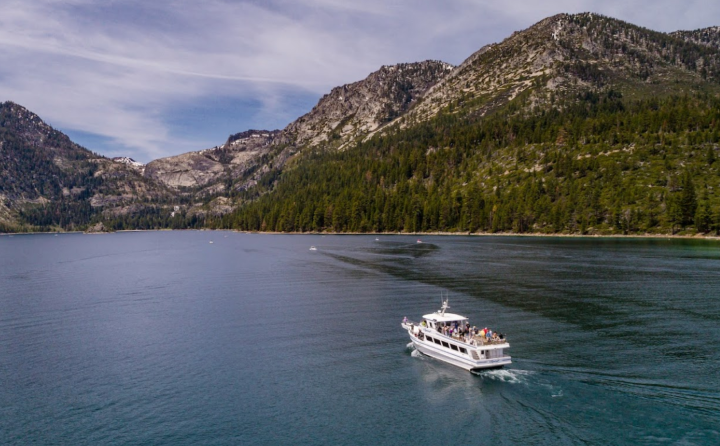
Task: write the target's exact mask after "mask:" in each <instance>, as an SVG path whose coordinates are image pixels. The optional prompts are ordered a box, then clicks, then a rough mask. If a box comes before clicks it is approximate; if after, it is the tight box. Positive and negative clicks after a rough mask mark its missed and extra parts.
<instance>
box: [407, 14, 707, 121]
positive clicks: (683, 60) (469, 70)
mask: <svg viewBox="0 0 720 446" xmlns="http://www.w3.org/2000/svg"><path fill="white" fill-rule="evenodd" d="M694 33H695V34H693V33H687V34H685V35H683V37H682V38H680V37H678V36H676V35H668V34H664V33H659V32H655V31H651V30H648V29H645V28H641V27H638V26H635V25H631V24H628V23H626V22H622V21H620V20H616V19H612V18H609V17H604V16H600V15H596V14H592V13H584V14H576V15H570V14H559V15H556V16H553V17H549V18H547V19H545V20H542V21H540V22H538V23H537V24H535V25H534V26H532V27H530V28H529V29H527V30H525V31H522V32H516V33H514V34H513V35H512V36H510V37H509V38H507V39H505V40H504V41H503V42H502V43H500V44H492V45H487V46H485V47H483V48H482V49H480V50H479V51H478V52H476V53H475V54H473V55H472V56H471V57H470V58H468V59H467V60H465V61H464V62H463V63H462V64H461V65H460V66H459V67H458V68H457V69H456V70H454V71H453V72H452V73H451V74H450V75H449V76H447V77H446V78H445V79H443V80H442V81H440V82H439V83H438V84H437V85H435V86H434V87H433V88H432V89H431V90H430V91H429V92H428V93H427V94H426V95H425V97H424V98H423V101H422V102H421V103H420V104H418V106H417V107H415V108H414V109H413V110H412V111H411V112H410V113H408V115H407V116H405V117H403V118H401V119H400V122H401V123H403V125H412V124H413V123H416V122H418V121H422V120H426V119H430V118H432V117H434V116H435V115H436V114H437V113H438V112H439V111H440V110H442V109H444V108H447V107H458V108H461V109H463V110H465V111H470V110H472V111H473V112H474V113H477V114H478V115H481V116H482V115H484V114H486V113H490V112H492V110H494V109H497V108H499V107H502V106H504V105H505V104H507V103H508V102H509V101H512V100H513V99H515V98H516V97H518V96H519V95H521V94H523V93H524V92H527V93H528V94H530V95H531V97H530V101H531V103H532V106H533V107H534V106H543V105H547V104H548V103H549V102H551V101H552V98H553V96H554V94H555V92H560V93H563V94H565V93H569V92H579V91H585V90H588V89H594V90H597V89H600V88H604V87H610V86H611V87H613V88H616V89H620V90H625V91H627V92H628V93H629V94H630V95H634V96H636V97H642V96H648V95H656V94H663V91H662V90H663V89H664V90H666V91H669V92H673V91H679V88H678V87H677V86H676V85H677V84H676V83H678V82H679V83H682V84H683V85H684V86H687V87H691V86H692V85H693V84H696V83H702V82H703V80H704V79H710V80H717V79H718V78H719V77H720V68H719V67H720V64H719V62H720V60H719V59H718V52H717V49H718V48H717V46H715V47H714V48H713V47H712V45H699V44H697V43H695V41H696V40H702V39H705V40H703V42H710V41H713V40H712V38H710V37H707V36H708V34H709V33H708V32H707V31H700V32H694ZM710 34H711V35H713V36H715V38H717V31H715V32H714V33H710ZM690 35H692V36H695V37H692V38H691V37H689V36H690ZM715 42H716V40H715Z"/></svg>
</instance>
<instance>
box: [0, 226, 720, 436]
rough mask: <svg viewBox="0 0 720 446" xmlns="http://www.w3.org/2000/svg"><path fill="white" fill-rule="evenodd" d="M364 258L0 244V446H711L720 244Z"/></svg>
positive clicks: (392, 248) (450, 245) (427, 247)
mask: <svg viewBox="0 0 720 446" xmlns="http://www.w3.org/2000/svg"><path fill="white" fill-rule="evenodd" d="M379 238H380V241H375V236H326V237H321V236H319V235H312V236H283V235H256V234H255V235H254V234H237V233H225V232H148V233H119V234H111V235H93V236H89V235H79V234H73V235H69V234H66V235H60V236H57V237H54V236H52V235H31V236H14V237H0V444H10V445H26V444H71V445H95V444H165V445H194V444H209V445H213V444H218V445H224V444H243V445H278V444H293V445H303V444H328V445H330V444H332V445H355V444H378V445H383V444H387V445H394V444H415V443H417V444H432V445H437V444H443V445H446V444H453V445H454V444H467V445H476V444H487V445H534V444H537V445H562V444H567V445H576V444H588V445H603V446H605V445H625V444H627V445H631V444H632V445H637V444H640V445H656V444H682V445H717V444H720V243H718V242H712V241H681V240H672V241H669V240H668V241H666V240H598V239H540V238H505V237H499V238H491V237H487V238H476V237H424V238H423V241H424V243H423V244H417V243H415V241H416V238H411V237H401V236H381V237H379ZM211 240H212V241H213V242H214V243H212V244H211V243H209V242H210V241H211ZM311 245H315V246H317V248H318V250H317V251H309V250H308V248H309V247H310V246H311ZM441 293H449V296H450V305H451V307H452V311H453V312H457V313H460V314H464V315H467V316H469V317H470V318H471V321H472V322H473V323H475V324H476V325H482V326H489V327H491V328H493V329H494V330H496V331H500V332H503V333H505V334H507V336H508V338H509V340H510V344H511V346H512V348H511V349H510V353H511V354H512V355H513V365H512V366H511V367H509V368H506V369H504V370H500V371H492V372H484V373H482V374H480V375H479V376H475V375H473V374H470V373H468V372H466V371H464V370H461V369H458V368H455V367H452V366H449V365H446V364H444V363H442V362H439V361H437V360H434V359H430V358H427V357H423V356H421V355H417V353H414V352H413V351H412V350H411V349H409V348H408V347H407V344H408V342H409V339H408V337H407V334H406V333H404V332H403V331H402V329H401V328H400V326H399V323H400V321H401V319H402V318H403V316H408V317H410V318H412V319H418V318H419V317H420V316H421V315H422V314H425V313H428V312H432V311H435V310H436V309H438V308H439V303H440V295H441Z"/></svg>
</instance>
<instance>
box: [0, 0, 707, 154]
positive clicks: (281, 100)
mask: <svg viewBox="0 0 720 446" xmlns="http://www.w3.org/2000/svg"><path fill="white" fill-rule="evenodd" d="M584 10H590V11H597V12H601V13H605V14H608V15H612V16H616V17H618V18H622V19H624V20H628V21H631V22H633V23H637V24H639V25H643V26H647V27H650V28H654V29H659V30H663V31H670V30H674V29H693V28H698V27H702V26H710V25H714V24H717V23H712V22H708V21H709V20H712V19H713V18H717V17H720V6H718V5H716V2H714V1H709V0H705V1H701V0H697V1H694V2H692V1H690V2H683V3H679V2H675V1H670V0H659V1H658V0H656V1H653V2H650V1H642V2H627V1H617V0H608V1H603V2H601V1H597V0H586V1H579V2H578V1H570V0H556V1H553V2H537V1H529V0H522V1H514V2H505V3H498V2H496V1H480V0H477V1H473V0H449V1H444V2H437V1H417V0H415V1H410V0H397V1H390V2H388V1H387V0H385V1H381V0H366V1H363V2H357V1H345V0H296V1H290V0H267V1H257V2H252V1H223V0H206V1H204V2H197V1H188V0H156V1H153V2H148V1H137V0H124V1H120V0H117V1H107V0H105V1H101V0H70V1H68V0H62V1H60V0H33V1H27V0H20V1H18V0H4V1H3V6H2V14H0V60H2V64H0V100H14V101H16V102H18V103H20V104H22V105H25V106H27V107H28V108H30V109H31V110H32V111H34V112H36V113H38V114H39V115H40V116H41V117H42V118H44V119H46V120H47V121H49V122H50V123H51V124H53V125H54V126H57V127H59V128H61V129H67V130H73V131H76V132H84V133H88V134H96V135H99V136H101V137H103V138H104V140H106V141H109V143H108V144H104V145H103V146H102V147H89V148H91V149H93V150H96V151H99V152H101V153H104V154H108V155H115V154H119V153H120V152H125V153H129V154H134V156H136V157H138V158H140V159H142V160H143V161H148V160H150V159H152V158H157V157H161V156H167V155H170V154H175V153H180V152H183V151H188V150H196V149H200V148H204V147H208V146H210V145H214V144H217V143H219V142H222V139H224V137H225V136H226V134H227V133H229V132H230V131H241V130H244V129H245V127H246V126H250V124H253V125H255V124H257V122H258V120H260V119H262V120H267V125H259V126H261V127H272V126H282V125H285V124H286V123H287V122H289V121H290V120H292V119H294V118H295V117H297V116H299V115H300V114H302V113H304V112H305V111H307V109H308V108H309V105H310V104H309V103H308V101H311V102H313V101H315V100H316V99H317V98H318V97H319V96H320V95H321V94H323V93H325V92H327V91H328V90H329V89H330V88H332V87H333V86H335V85H340V84H343V83H348V82H353V81H356V80H359V79H362V78H363V77H365V76H366V75H367V74H368V73H369V72H371V71H373V70H375V69H377V68H378V67H379V66H380V65H382V64H390V63H397V62H406V61H416V60H424V59H429V58H432V59H443V60H446V61H448V62H451V63H459V62H461V61H462V60H463V59H464V58H465V57H467V56H468V55H470V54H471V53H472V52H473V51H475V50H477V49H478V48H479V47H480V46H482V45H484V44H486V43H490V42H493V41H498V40H500V39H502V38H503V37H506V36H507V35H509V34H510V33H511V32H512V31H515V30H518V29H521V28H524V27H527V26H529V25H531V24H532V23H534V22H536V21H538V20H540V19H542V18H544V17H545V16H548V15H552V14H555V13H557V12H561V11H569V12H576V11H584ZM218 97H222V98H225V99H226V100H236V101H237V103H238V104H250V105H243V106H242V107H240V110H236V112H237V113H238V117H237V126H238V127H237V128H232V129H224V131H223V130H218V132H221V133H219V134H217V135H215V134H213V135H210V134H209V133H211V132H210V129H212V130H213V131H215V128H214V127H213V126H212V124H211V122H212V120H213V119H217V118H218V115H217V114H213V112H212V111H210V112H207V110H212V106H211V105H212V101H213V100H214V99H213V98H218ZM298 97H304V98H307V100H305V101H298V99H297V98H298ZM193 103H196V104H200V105H201V107H200V108H202V109H203V110H204V111H205V112H204V114H203V115H202V116H199V115H197V116H196V115H193V113H194V112H196V107H192V106H190V105H189V104H193ZM209 104H210V105H209ZM243 107H244V108H243ZM183 110H186V111H183ZM223 112H224V111H222V110H219V111H218V112H217V113H223ZM182 113H186V114H187V116H185V118H184V119H181V120H180V121H182V122H183V123H185V124H183V125H184V127H193V126H195V127H196V128H197V132H193V131H189V130H188V129H187V128H183V131H179V130H178V128H177V127H178V125H177V124H173V119H174V120H175V121H177V116H178V114H182ZM170 116H173V118H172V119H171V118H170ZM228 125H235V124H234V121H232V123H231V124H228ZM256 126H257V125H256ZM203 127H205V130H203ZM223 132H224V133H223Z"/></svg>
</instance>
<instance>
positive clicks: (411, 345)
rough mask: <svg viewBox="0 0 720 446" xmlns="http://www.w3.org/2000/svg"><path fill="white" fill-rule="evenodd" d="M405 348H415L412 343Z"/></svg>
mask: <svg viewBox="0 0 720 446" xmlns="http://www.w3.org/2000/svg"><path fill="white" fill-rule="evenodd" d="M405 348H413V343H412V342H411V343H409V344H408V345H406V346H405Z"/></svg>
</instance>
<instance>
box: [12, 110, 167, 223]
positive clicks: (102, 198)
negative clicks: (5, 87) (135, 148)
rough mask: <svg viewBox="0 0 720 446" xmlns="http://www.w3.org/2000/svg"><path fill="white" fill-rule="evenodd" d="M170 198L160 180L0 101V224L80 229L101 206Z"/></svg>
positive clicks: (119, 207)
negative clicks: (151, 177) (73, 140)
mask: <svg viewBox="0 0 720 446" xmlns="http://www.w3.org/2000/svg"><path fill="white" fill-rule="evenodd" d="M169 197H171V195H170V194H169V193H168V192H167V191H166V190H165V188H164V187H162V186H161V185H158V184H156V183H155V182H153V181H150V180H147V179H145V178H143V177H142V175H140V173H138V172H137V171H136V170H135V169H133V168H131V167H129V166H128V165H127V164H123V163H116V162H113V161H112V160H110V159H108V158H105V157H102V156H99V155H97V154H94V153H92V152H90V151H89V150H87V149H85V148H83V147H80V146H79V145H77V144H75V143H73V142H72V141H71V140H70V138H68V137H67V136H66V135H65V134H63V133H61V132H59V131H57V130H55V129H53V128H52V127H50V126H49V125H47V124H46V123H45V122H43V121H42V120H41V119H40V118H39V117H38V116H37V115H35V114H34V113H32V112H30V111H28V110H27V109H25V108H24V107H22V106H20V105H18V104H15V103H13V102H4V103H2V104H0V203H1V204H0V223H1V224H4V225H5V226H6V228H5V229H8V228H17V227H21V226H27V225H30V226H41V227H58V228H59V227H75V228H83V227H84V226H85V225H87V224H88V223H90V221H91V220H92V218H93V216H95V215H96V214H99V213H100V212H102V211H108V212H111V213H112V212H124V211H126V210H124V209H123V208H124V207H126V206H127V205H129V204H130V203H133V202H138V201H143V200H158V199H163V198H165V199H167V198H169ZM0 229H2V228H0Z"/></svg>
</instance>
